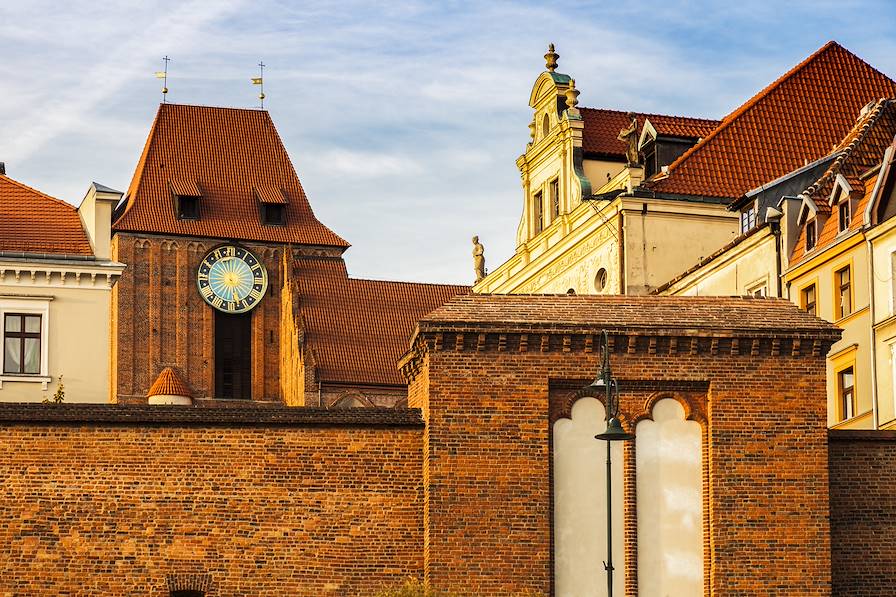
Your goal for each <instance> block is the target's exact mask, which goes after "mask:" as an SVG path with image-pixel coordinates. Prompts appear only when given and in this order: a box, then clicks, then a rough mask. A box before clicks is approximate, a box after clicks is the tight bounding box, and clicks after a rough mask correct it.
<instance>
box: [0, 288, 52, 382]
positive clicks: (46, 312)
mask: <svg viewBox="0 0 896 597" xmlns="http://www.w3.org/2000/svg"><path fill="white" fill-rule="evenodd" d="M50 300H51V297H21V298H19V297H14V298H0V340H2V342H3V349H2V357H0V359H2V363H0V375H4V376H15V377H21V378H29V377H34V378H44V377H46V376H47V375H48V371H49V364H48V362H47V361H48V356H47V355H48V353H49V350H48V347H49V339H48V331H49V318H50V309H49V306H50Z"/></svg>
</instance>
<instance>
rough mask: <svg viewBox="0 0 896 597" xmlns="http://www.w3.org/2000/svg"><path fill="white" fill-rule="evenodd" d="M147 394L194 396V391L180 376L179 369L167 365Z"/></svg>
mask: <svg viewBox="0 0 896 597" xmlns="http://www.w3.org/2000/svg"><path fill="white" fill-rule="evenodd" d="M146 396H147V397H149V396H186V397H188V398H192V397H193V391H192V390H191V389H190V386H188V385H187V384H186V383H185V382H184V380H182V379H181V378H180V376H179V375H178V374H177V371H175V370H174V369H172V368H171V367H165V368H164V369H162V372H161V373H159V377H157V378H156V382H155V383H154V384H152V387H151V388H149V392H147V393H146Z"/></svg>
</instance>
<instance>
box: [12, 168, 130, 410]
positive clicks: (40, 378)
mask: <svg viewBox="0 0 896 597" xmlns="http://www.w3.org/2000/svg"><path fill="white" fill-rule="evenodd" d="M0 172H2V171H0ZM120 198H121V194H120V193H118V192H116V191H113V190H112V189H108V188H106V187H103V186H102V185H98V184H96V183H94V184H93V185H91V187H90V189H89V190H88V192H87V195H86V197H85V198H84V200H83V202H82V203H81V206H80V207H79V208H78V209H75V208H73V207H71V206H70V205H68V204H67V203H65V202H63V201H60V200H58V199H54V198H52V197H49V196H47V195H44V194H43V193H40V192H39V191H36V190H34V189H32V188H30V187H27V186H25V185H23V184H21V183H19V182H17V181H14V180H13V179H11V178H9V177H7V176H5V175H4V174H2V173H0V338H2V340H3V352H2V359H0V360H2V363H0V365H2V368H0V401H4V402H36V401H42V400H45V399H52V398H53V397H54V395H55V394H56V393H57V391H59V390H60V389H62V391H63V392H64V398H63V399H64V401H65V402H108V401H109V396H110V377H111V376H110V372H109V367H110V358H109V356H110V353H109V348H110V315H109V314H110V297H111V289H112V286H113V285H114V284H115V282H116V281H117V280H118V278H119V276H120V275H121V272H122V270H123V269H124V266H123V265H122V264H119V263H115V262H113V261H111V260H110V259H109V255H110V252H109V251H110V243H109V239H110V223H111V215H112V208H113V207H114V205H115V203H116V202H117V201H118V200H119V199H120Z"/></svg>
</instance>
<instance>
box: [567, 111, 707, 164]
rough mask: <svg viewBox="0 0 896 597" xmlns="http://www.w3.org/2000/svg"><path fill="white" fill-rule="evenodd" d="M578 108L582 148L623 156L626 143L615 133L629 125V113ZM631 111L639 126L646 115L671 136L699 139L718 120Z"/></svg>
mask: <svg viewBox="0 0 896 597" xmlns="http://www.w3.org/2000/svg"><path fill="white" fill-rule="evenodd" d="M580 111H581V113H582V118H583V119H584V121H585V130H584V132H583V133H582V148H583V149H584V151H585V153H590V154H596V155H599V156H605V157H617V158H624V157H625V143H623V142H622V141H620V140H619V139H618V138H617V137H618V135H619V131H621V130H622V129H624V128H625V127H627V126H628V123H629V121H628V116H627V114H628V113H627V112H622V111H620V110H606V109H603V108H580ZM634 114H635V116H636V117H637V118H638V126H639V127H641V126H643V125H644V120H645V119H646V120H649V121H650V124H652V125H653V127H654V128H655V129H656V131H657V133H659V134H661V135H668V136H670V137H692V138H695V139H699V138H701V137H705V136H706V135H708V134H709V133H710V132H711V131H712V130H713V129H714V128H716V127H717V126H718V125H719V121H718V120H708V119H705V118H689V117H686V116H665V115H662V114H646V113H641V112H635V113H634Z"/></svg>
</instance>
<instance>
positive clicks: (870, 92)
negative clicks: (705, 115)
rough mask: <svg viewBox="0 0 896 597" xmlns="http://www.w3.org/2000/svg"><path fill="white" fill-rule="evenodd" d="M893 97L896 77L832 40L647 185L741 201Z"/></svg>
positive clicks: (818, 154)
mask: <svg viewBox="0 0 896 597" xmlns="http://www.w3.org/2000/svg"><path fill="white" fill-rule="evenodd" d="M894 94H896V82H894V81H892V80H891V79H890V78H889V77H887V76H886V75H884V74H882V73H881V72H879V71H877V70H876V69H874V68H872V67H871V66H870V65H868V64H867V63H866V62H864V61H863V60H861V59H860V58H858V57H857V56H856V55H855V54H853V53H851V52H850V51H848V50H846V49H845V48H843V47H842V46H840V45H839V44H837V43H835V42H828V43H827V44H825V45H824V46H823V47H822V48H821V49H819V50H818V51H817V52H815V53H814V54H812V55H811V56H809V57H808V58H807V59H806V60H804V61H803V62H801V63H800V64H798V65H797V66H795V67H794V68H793V69H791V70H790V71H788V72H787V73H786V74H784V75H783V76H782V77H780V78H779V79H778V80H776V81H775V82H773V83H772V84H771V85H769V86H768V87H766V88H765V89H763V90H762V91H760V92H759V93H758V94H756V95H755V96H753V97H752V98H751V99H750V100H749V101H747V102H746V103H745V104H743V105H742V106H740V107H739V108H738V109H736V110H735V111H734V112H732V113H731V114H729V115H728V116H726V117H725V118H724V119H723V120H722V124H721V125H720V126H719V127H718V128H716V129H715V130H714V131H713V132H712V133H710V134H709V135H708V136H706V137H705V138H704V139H703V140H702V141H701V142H700V143H698V144H697V145H695V146H694V147H692V148H691V149H689V150H688V151H687V152H685V153H684V154H683V155H682V156H680V157H679V158H678V159H677V160H675V161H674V162H673V163H672V164H670V166H669V175H668V176H667V177H664V178H661V179H658V180H656V181H653V182H652V183H648V185H649V186H651V188H653V189H654V190H655V191H657V192H665V193H673V194H683V195H702V196H709V197H722V198H724V197H728V198H732V199H733V198H737V197H740V196H741V195H743V194H744V193H746V192H747V191H748V190H750V189H753V188H756V187H757V186H759V185H761V184H763V183H765V182H768V181H770V180H774V179H775V178H778V177H779V176H781V175H783V174H786V173H788V172H791V171H793V170H796V169H797V168H799V167H800V166H802V165H803V164H804V163H806V162H807V161H809V162H811V161H814V160H816V159H818V158H820V157H822V156H824V155H826V154H827V153H828V152H830V150H831V147H832V146H833V145H834V144H836V143H837V142H838V141H839V140H840V139H841V138H842V137H843V136H844V134H846V132H847V131H848V130H849V129H850V127H851V126H852V124H853V122H855V115H856V114H857V113H858V112H859V110H860V109H861V108H862V106H864V105H866V104H867V103H868V102H870V101H873V100H877V99H879V98H881V97H892V96H893V95H894Z"/></svg>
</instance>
